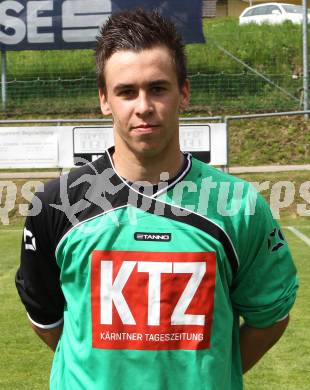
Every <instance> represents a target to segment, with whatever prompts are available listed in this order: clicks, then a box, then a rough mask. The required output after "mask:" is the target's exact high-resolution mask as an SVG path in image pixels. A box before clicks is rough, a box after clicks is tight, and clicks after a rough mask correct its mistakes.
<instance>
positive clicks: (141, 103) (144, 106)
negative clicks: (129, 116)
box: [136, 91, 154, 115]
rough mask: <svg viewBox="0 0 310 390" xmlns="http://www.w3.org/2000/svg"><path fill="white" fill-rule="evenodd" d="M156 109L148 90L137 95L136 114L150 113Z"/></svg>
mask: <svg viewBox="0 0 310 390" xmlns="http://www.w3.org/2000/svg"><path fill="white" fill-rule="evenodd" d="M153 110H154V107H153V103H152V99H151V98H150V96H148V94H147V92H145V91H143V92H140V93H139V96H138V97H137V105H136V114H137V115H148V114H150V113H152V112H153Z"/></svg>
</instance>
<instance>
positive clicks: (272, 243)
mask: <svg viewBox="0 0 310 390" xmlns="http://www.w3.org/2000/svg"><path fill="white" fill-rule="evenodd" d="M285 243H286V241H285V238H284V237H283V234H282V232H281V230H280V229H278V228H274V229H273V230H272V232H271V233H270V234H269V237H268V249H269V251H270V252H276V251H278V250H279V249H280V248H282V247H283V246H284V245H285Z"/></svg>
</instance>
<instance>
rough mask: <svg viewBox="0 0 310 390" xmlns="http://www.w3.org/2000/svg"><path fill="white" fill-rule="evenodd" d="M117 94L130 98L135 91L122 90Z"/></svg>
mask: <svg viewBox="0 0 310 390" xmlns="http://www.w3.org/2000/svg"><path fill="white" fill-rule="evenodd" d="M119 94H120V96H125V97H131V96H134V94H135V91H134V90H133V89H123V90H122V91H120V93H119Z"/></svg>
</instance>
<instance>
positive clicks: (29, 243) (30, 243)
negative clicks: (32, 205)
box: [24, 228, 37, 251]
mask: <svg viewBox="0 0 310 390" xmlns="http://www.w3.org/2000/svg"><path fill="white" fill-rule="evenodd" d="M24 243H25V249H26V250H31V251H36V250H37V247H36V239H35V237H34V235H33V234H32V232H31V231H30V230H28V229H27V228H24Z"/></svg>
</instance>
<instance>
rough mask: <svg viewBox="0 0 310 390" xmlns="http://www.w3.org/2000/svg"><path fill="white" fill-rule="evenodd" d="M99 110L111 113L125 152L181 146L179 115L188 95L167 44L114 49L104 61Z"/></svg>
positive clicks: (156, 152) (145, 153) (149, 153)
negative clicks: (143, 47)
mask: <svg viewBox="0 0 310 390" xmlns="http://www.w3.org/2000/svg"><path fill="white" fill-rule="evenodd" d="M105 82H106V92H105V93H104V92H103V91H99V96H100V105H101V110H102V112H103V114H104V115H110V114H112V117H113V120H114V137H115V146H116V148H119V149H120V150H122V153H126V151H127V152H131V153H132V152H133V153H134V154H135V155H136V156H141V157H147V156H152V157H154V156H160V155H161V153H168V152H172V153H173V151H175V150H178V149H179V132H178V127H179V124H178V118H179V113H180V110H181V109H182V108H185V107H186V105H187V104H188V99H189V85H188V82H186V83H185V84H184V86H183V87H182V88H181V90H180V88H179V86H178V82H177V75H176V68H175V65H174V63H173V61H172V58H171V55H170V53H169V50H168V49H167V48H166V47H164V46H156V47H154V48H151V49H147V50H142V51H140V52H134V51H130V50H124V51H118V52H116V53H114V54H113V55H112V56H111V57H110V58H109V59H108V61H107V62H106V65H105Z"/></svg>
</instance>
